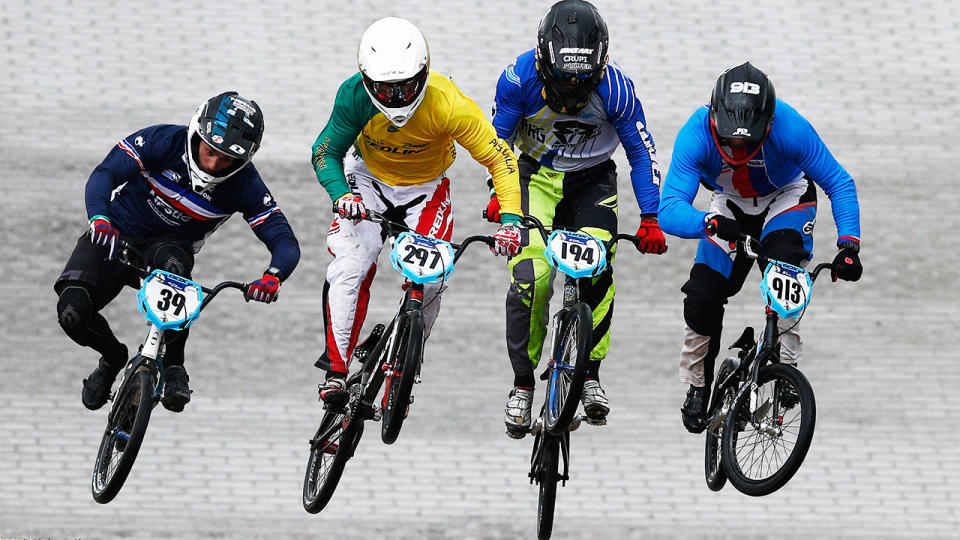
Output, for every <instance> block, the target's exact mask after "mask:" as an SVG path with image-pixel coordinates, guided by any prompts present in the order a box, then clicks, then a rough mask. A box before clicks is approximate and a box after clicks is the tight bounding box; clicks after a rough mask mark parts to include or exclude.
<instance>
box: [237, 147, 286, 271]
mask: <svg viewBox="0 0 960 540" xmlns="http://www.w3.org/2000/svg"><path fill="white" fill-rule="evenodd" d="M248 167H249V168H251V169H253V166H252V164H251V165H248ZM255 171H256V170H255V169H253V174H252V175H251V177H250V178H244V179H243V180H244V184H243V186H244V191H243V193H242V194H241V200H242V205H243V206H242V210H241V211H242V212H243V218H244V219H245V220H247V223H248V224H249V225H250V228H251V229H252V230H253V232H254V234H256V235H257V238H259V239H260V241H261V242H263V244H264V245H265V246H267V249H268V250H270V255H271V257H270V267H271V268H276V269H277V272H276V276H277V278H278V279H279V280H280V281H286V279H287V278H288V277H290V274H292V273H293V269H294V268H296V266H297V263H298V262H299V261H300V244H299V242H297V237H296V235H294V234H293V229H292V228H291V227H290V224H289V223H288V222H287V218H286V216H284V215H283V212H281V211H280V207H279V206H278V205H277V201H275V200H274V199H273V196H272V195H270V192H269V191H268V190H267V187H266V186H265V185H264V183H263V180H262V179H261V178H260V175H259V174H258V173H256V172H255Z"/></svg>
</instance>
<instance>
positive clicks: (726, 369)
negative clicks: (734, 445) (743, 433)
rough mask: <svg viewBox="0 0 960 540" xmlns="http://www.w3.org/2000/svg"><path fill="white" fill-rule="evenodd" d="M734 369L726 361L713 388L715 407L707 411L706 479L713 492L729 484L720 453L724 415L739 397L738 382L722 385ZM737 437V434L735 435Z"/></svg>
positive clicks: (704, 464)
mask: <svg viewBox="0 0 960 540" xmlns="http://www.w3.org/2000/svg"><path fill="white" fill-rule="evenodd" d="M732 369H733V366H732V365H731V364H730V363H729V362H728V361H724V362H723V364H721V365H720V370H719V371H718V372H717V379H716V383H715V384H714V388H713V400H714V401H713V406H712V407H710V410H709V411H707V423H708V425H707V429H706V431H705V433H706V443H705V444H704V462H703V466H704V471H703V472H704V478H705V479H706V481H707V487H708V488H710V490H711V491H720V490H721V489H723V486H724V484H726V483H727V475H726V473H724V472H723V466H722V465H721V457H722V455H723V453H722V452H721V451H720V440H721V436H722V435H723V421H724V417H723V416H722V415H725V414H727V411H729V410H730V407H731V406H732V405H733V400H734V399H735V398H736V397H737V385H736V381H729V383H728V384H726V385H725V386H721V384H722V383H723V382H724V381H725V380H726V378H727V377H728V376H730V373H731V371H732ZM734 436H736V434H734Z"/></svg>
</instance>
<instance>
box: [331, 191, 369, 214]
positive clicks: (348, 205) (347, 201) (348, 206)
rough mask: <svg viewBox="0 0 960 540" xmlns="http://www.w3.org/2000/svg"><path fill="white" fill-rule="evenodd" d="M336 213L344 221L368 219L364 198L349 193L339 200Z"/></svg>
mask: <svg viewBox="0 0 960 540" xmlns="http://www.w3.org/2000/svg"><path fill="white" fill-rule="evenodd" d="M336 212H337V213H338V214H340V217H342V218H344V219H364V218H366V217H367V207H366V206H364V204H363V198H362V197H360V195H356V194H354V193H347V194H346V195H343V196H342V197H340V198H339V199H337V202H336Z"/></svg>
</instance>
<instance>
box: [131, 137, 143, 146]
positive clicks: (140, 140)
mask: <svg viewBox="0 0 960 540" xmlns="http://www.w3.org/2000/svg"><path fill="white" fill-rule="evenodd" d="M133 144H135V145H137V146H139V147H140V148H143V135H137V138H136V139H134V140H133Z"/></svg>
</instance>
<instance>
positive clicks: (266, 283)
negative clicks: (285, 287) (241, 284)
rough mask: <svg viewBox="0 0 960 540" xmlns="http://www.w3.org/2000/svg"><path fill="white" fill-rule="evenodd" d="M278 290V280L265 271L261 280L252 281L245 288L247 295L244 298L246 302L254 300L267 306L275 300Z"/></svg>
mask: <svg viewBox="0 0 960 540" xmlns="http://www.w3.org/2000/svg"><path fill="white" fill-rule="evenodd" d="M279 290H280V278H278V277H277V276H275V275H273V274H271V273H270V270H267V271H266V272H264V273H263V277H262V278H260V279H258V280H256V281H254V282H253V283H251V284H250V286H249V287H247V294H246V295H245V296H244V297H245V298H246V299H247V302H249V301H250V300H256V301H257V302H263V303H265V304H269V303H270V302H273V301H275V300H276V299H277V295H278V291H279Z"/></svg>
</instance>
